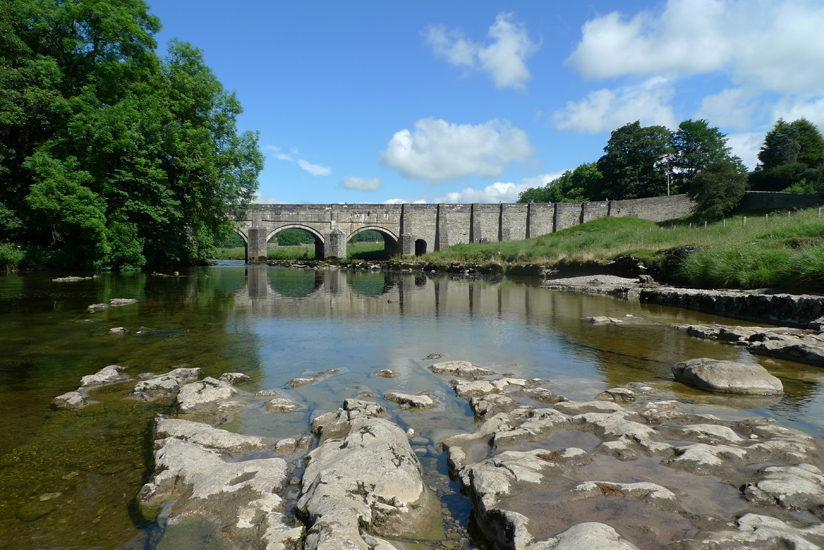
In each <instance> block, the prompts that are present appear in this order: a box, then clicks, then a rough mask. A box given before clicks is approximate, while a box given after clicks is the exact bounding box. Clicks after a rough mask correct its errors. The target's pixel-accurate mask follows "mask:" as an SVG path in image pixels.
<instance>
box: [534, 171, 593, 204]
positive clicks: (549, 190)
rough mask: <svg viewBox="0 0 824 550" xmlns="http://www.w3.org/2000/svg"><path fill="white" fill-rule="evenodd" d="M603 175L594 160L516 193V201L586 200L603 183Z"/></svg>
mask: <svg viewBox="0 0 824 550" xmlns="http://www.w3.org/2000/svg"><path fill="white" fill-rule="evenodd" d="M603 179H604V178H603V176H602V175H601V172H599V171H598V167H597V166H596V165H595V163H594V162H587V163H584V164H581V165H580V166H578V167H577V168H576V169H575V170H567V171H565V172H564V173H563V174H561V176H559V177H557V178H555V179H554V180H552V181H550V182H548V183H547V184H546V186H544V187H533V188H529V189H527V190H526V191H522V192H521V193H520V195H518V202H520V203H530V202H588V201H589V200H590V197H592V196H593V195H594V194H596V193H597V192H598V190H599V189H600V187H601V186H602V185H603Z"/></svg>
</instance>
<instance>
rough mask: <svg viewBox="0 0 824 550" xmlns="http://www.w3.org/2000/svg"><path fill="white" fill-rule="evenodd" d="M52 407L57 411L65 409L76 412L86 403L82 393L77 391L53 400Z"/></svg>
mask: <svg viewBox="0 0 824 550" xmlns="http://www.w3.org/2000/svg"><path fill="white" fill-rule="evenodd" d="M54 405H55V406H56V407H57V408H59V409H67V410H70V411H76V410H79V409H82V408H83V407H85V406H86V405H88V403H87V402H86V398H85V397H84V396H83V394H82V393H80V392H78V391H70V392H67V393H64V394H63V395H58V396H57V397H55V398H54Z"/></svg>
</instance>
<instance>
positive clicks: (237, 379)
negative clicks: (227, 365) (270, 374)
mask: <svg viewBox="0 0 824 550" xmlns="http://www.w3.org/2000/svg"><path fill="white" fill-rule="evenodd" d="M218 380H220V381H221V382H226V383H227V384H231V385H233V386H234V385H235V384H241V383H243V382H249V381H250V380H251V378H250V377H249V375H248V374H243V373H242V372H224V373H223V374H221V375H220V378H218Z"/></svg>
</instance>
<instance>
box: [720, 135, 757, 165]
mask: <svg viewBox="0 0 824 550" xmlns="http://www.w3.org/2000/svg"><path fill="white" fill-rule="evenodd" d="M764 135H765V132H741V133H738V134H729V135H728V136H727V145H729V146H730V148H731V149H732V153H733V154H734V155H737V156H739V157H741V160H742V161H744V165H745V166H746V167H747V168H749V169H750V170H755V165H756V164H758V152H759V151H760V150H761V144H762V143H764Z"/></svg>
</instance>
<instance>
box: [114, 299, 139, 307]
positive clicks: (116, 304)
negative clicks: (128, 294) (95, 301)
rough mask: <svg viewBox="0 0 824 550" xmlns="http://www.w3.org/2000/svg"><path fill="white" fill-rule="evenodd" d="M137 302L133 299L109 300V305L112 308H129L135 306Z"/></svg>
mask: <svg viewBox="0 0 824 550" xmlns="http://www.w3.org/2000/svg"><path fill="white" fill-rule="evenodd" d="M136 303H137V300H135V299H134V298H112V299H111V300H109V305H111V306H112V307H121V306H130V305H132V304H136Z"/></svg>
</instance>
